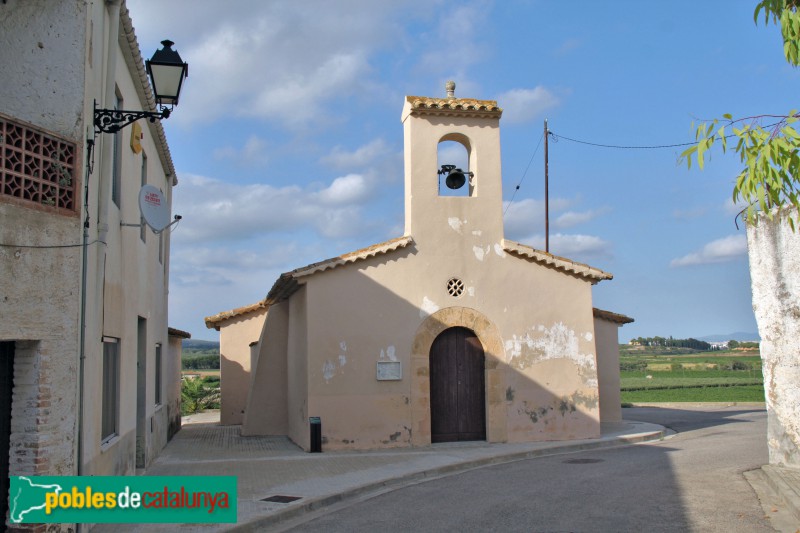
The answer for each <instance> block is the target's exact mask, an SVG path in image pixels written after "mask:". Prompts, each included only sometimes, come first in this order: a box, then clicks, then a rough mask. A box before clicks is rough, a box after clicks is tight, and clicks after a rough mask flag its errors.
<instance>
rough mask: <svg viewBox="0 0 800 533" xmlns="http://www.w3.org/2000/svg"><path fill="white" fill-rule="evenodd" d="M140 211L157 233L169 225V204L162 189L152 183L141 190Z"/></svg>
mask: <svg viewBox="0 0 800 533" xmlns="http://www.w3.org/2000/svg"><path fill="white" fill-rule="evenodd" d="M139 211H141V213H142V218H144V221H145V222H146V223H147V225H148V226H150V227H151V228H153V231H155V232H156V233H159V232H161V231H162V230H163V229H164V228H166V227H167V226H168V225H169V206H168V205H167V202H166V200H165V199H164V195H163V194H161V191H159V190H158V189H156V188H155V187H153V186H152V185H145V186H143V187H142V190H140V191H139Z"/></svg>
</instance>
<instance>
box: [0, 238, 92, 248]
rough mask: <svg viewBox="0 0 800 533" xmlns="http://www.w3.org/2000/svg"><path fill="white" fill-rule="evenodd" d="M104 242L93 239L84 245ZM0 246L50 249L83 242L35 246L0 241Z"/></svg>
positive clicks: (68, 246)
mask: <svg viewBox="0 0 800 533" xmlns="http://www.w3.org/2000/svg"><path fill="white" fill-rule="evenodd" d="M98 242H99V243H101V244H106V243H105V242H103V241H101V240H100V239H97V240H94V241H92V242H90V243H87V244H86V246H90V245H92V244H95V243H98ZM0 246H2V247H4V248H38V249H52V248H82V247H83V246H84V245H83V244H54V245H49V246H36V245H26V244H6V243H2V242H0Z"/></svg>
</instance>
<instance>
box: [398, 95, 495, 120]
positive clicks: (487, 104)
mask: <svg viewBox="0 0 800 533" xmlns="http://www.w3.org/2000/svg"><path fill="white" fill-rule="evenodd" d="M406 101H407V102H408V103H409V104H411V110H410V112H411V114H412V115H416V114H422V113H426V114H434V115H447V116H453V115H462V116H463V115H467V116H479V117H484V118H500V116H501V115H502V114H503V110H502V109H501V108H500V107H498V106H497V101H496V100H476V99H474V98H429V97H427V96H406Z"/></svg>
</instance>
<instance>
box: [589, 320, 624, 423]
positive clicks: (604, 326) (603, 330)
mask: <svg viewBox="0 0 800 533" xmlns="http://www.w3.org/2000/svg"><path fill="white" fill-rule="evenodd" d="M594 334H595V345H596V346H597V379H598V381H599V382H600V383H599V385H600V390H599V393H600V421H601V422H621V421H622V399H621V395H620V389H619V387H620V380H619V324H615V323H614V322H609V321H608V320H603V319H600V318H595V319H594Z"/></svg>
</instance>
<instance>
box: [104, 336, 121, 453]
mask: <svg viewBox="0 0 800 533" xmlns="http://www.w3.org/2000/svg"><path fill="white" fill-rule="evenodd" d="M118 421H119V339H115V338H112V337H103V420H102V427H101V442H103V443H106V442H108V441H109V440H111V439H112V438H114V437H115V436H116V435H117V434H118Z"/></svg>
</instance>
